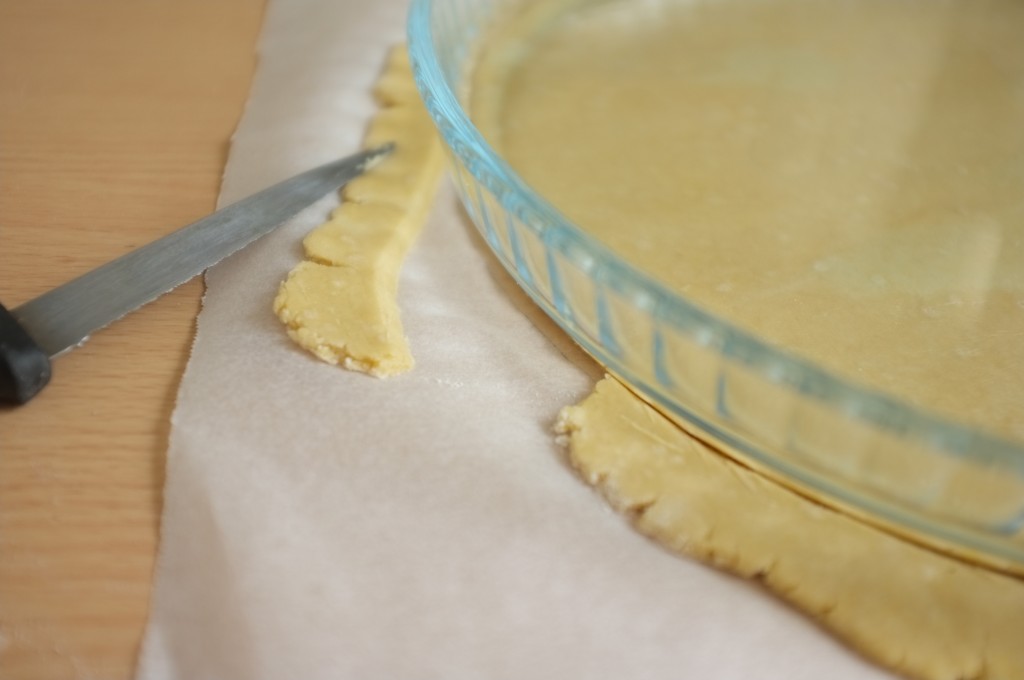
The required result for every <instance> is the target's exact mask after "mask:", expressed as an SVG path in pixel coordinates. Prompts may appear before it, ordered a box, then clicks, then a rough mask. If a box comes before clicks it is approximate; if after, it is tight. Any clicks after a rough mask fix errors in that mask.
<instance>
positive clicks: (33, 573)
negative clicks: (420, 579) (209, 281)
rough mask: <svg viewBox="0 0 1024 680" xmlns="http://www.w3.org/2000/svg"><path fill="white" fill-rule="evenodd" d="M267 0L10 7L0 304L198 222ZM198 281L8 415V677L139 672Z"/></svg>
mask: <svg viewBox="0 0 1024 680" xmlns="http://www.w3.org/2000/svg"><path fill="white" fill-rule="evenodd" d="M262 14H263V0H144V1H143V0H88V2H83V1H82V0H0V300H2V301H3V302H4V303H5V305H7V306H9V307H14V306H17V305H18V304H20V303H22V302H24V301H26V300H29V299H31V298H32V297H34V296H36V295H38V294H39V293H42V292H43V291H45V290H47V289H49V288H51V287H53V286H56V285H58V284H60V283H62V282H64V281H66V280H68V279H70V278H72V277H74V276H76V275H78V274H80V273H82V272H85V271H87V270H89V269H91V268H92V267H94V266H96V265H98V264H101V263H103V262H105V261H107V260H109V259H111V258H113V257H115V256H117V255H119V254H121V253H123V252H125V251H126V250H129V249H130V248H133V247H135V246H138V245H140V244H143V243H146V242H148V241H150V240H152V239H153V238H155V237H157V236H160V235H162V234H164V233H167V232H168V231H171V230H173V229H174V228H176V227H178V226H181V225H183V224H186V223H187V222H189V221H191V220H193V219H196V218H198V217H201V216H203V215H204V214H206V213H208V212H210V211H211V210H212V209H213V207H214V200H215V198H216V195H217V191H218V187H219V180H220V176H221V172H222V169H223V165H224V161H225V158H226V154H227V149H228V140H229V137H230V135H231V133H232V131H233V130H234V127H235V125H236V123H237V121H238V118H239V116H240V114H241V111H242V107H243V104H244V101H245V98H246V95H247V92H248V88H249V82H250V78H251V75H252V72H253V69H254V67H255V45H256V39H257V35H258V32H259V27H260V23H261V20H262ZM201 286H202V284H201V282H200V281H198V280H195V281H192V282H191V283H189V284H187V285H185V286H182V287H181V288H179V289H178V290H176V291H175V292H173V293H171V294H170V295H168V296H165V297H163V298H161V299H160V300H158V301H157V302H155V303H153V304H150V305H149V306H147V307H146V308H144V309H143V310H141V311H139V312H137V313H135V314H133V315H131V316H129V317H128V318H126V319H124V320H122V321H119V322H117V323H115V324H114V325H113V326H111V327H110V328H108V329H106V330H104V331H103V332H100V333H97V334H96V335H95V336H94V337H93V338H92V339H91V340H89V342H88V343H87V344H86V345H85V346H84V347H82V348H80V349H77V350H75V351H73V352H71V353H70V354H67V355H65V356H62V357H60V358H59V359H57V361H56V362H55V365H54V377H53V380H52V382H51V384H50V386H49V387H48V388H47V389H46V390H44V392H43V394H42V395H41V396H40V397H38V398H37V399H36V400H35V401H34V402H32V403H31V404H29V405H27V406H24V407H20V408H15V409H10V408H2V409H0V678H3V679H4V680H13V679H21V678H25V679H26V680H27V679H32V680H37V679H46V678H71V677H78V678H101V679H104V680H106V679H113V678H127V677H130V676H131V675H132V673H133V670H134V665H135V660H136V656H137V654H138V646H139V641H140V639H141V635H142V630H143V626H144V624H145V620H146V614H147V610H148V600H149V594H150V582H151V578H152V571H153V565H154V556H155V551H156V545H157V536H158V529H159V519H160V509H161V508H160V506H161V497H160V494H161V489H162V485H163V470H164V458H165V449H166V444H167V436H168V430H169V418H170V415H171V410H172V408H173V406H174V399H175V393H176V391H177V387H178V381H179V378H180V376H181V373H182V370H183V368H184V366H185V362H186V359H187V355H188V348H189V344H190V342H191V337H192V332H193V323H194V318H195V314H196V312H197V310H198V308H199V298H200V294H201V291H202V287H201Z"/></svg>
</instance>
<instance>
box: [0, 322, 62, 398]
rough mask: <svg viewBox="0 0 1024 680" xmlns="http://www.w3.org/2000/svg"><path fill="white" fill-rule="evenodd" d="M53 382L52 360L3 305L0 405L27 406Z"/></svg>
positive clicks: (0, 346)
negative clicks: (4, 403) (12, 403)
mask: <svg viewBox="0 0 1024 680" xmlns="http://www.w3.org/2000/svg"><path fill="white" fill-rule="evenodd" d="M48 382H50V357H48V356H46V352H44V351H43V350H42V349H40V348H39V345H37V344H36V343H35V341H34V340H33V339H32V338H31V337H29V334H28V333H26V332H25V329H24V328H22V327H21V324H19V323H18V320H17V319H15V318H14V317H13V316H12V315H11V313H10V312H8V311H7V310H6V309H4V306H3V305H0V402H14V403H16V404H24V403H25V402H26V401H28V400H29V399H31V398H32V397H34V396H36V394H37V393H38V392H39V390H41V389H43V387H45V386H46V383H48Z"/></svg>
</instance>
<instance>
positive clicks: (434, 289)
mask: <svg viewBox="0 0 1024 680" xmlns="http://www.w3.org/2000/svg"><path fill="white" fill-rule="evenodd" d="M405 11H406V7H405V2H404V0H398V1H392V0H376V1H374V2H370V1H369V0H366V1H359V0H272V1H271V3H270V6H269V9H268V15H267V18H266V23H265V26H264V29H263V37H262V42H261V49H260V54H261V58H260V64H259V68H258V72H257V76H256V79H255V83H254V85H253V90H252V93H251V100H250V102H249V105H248V108H247V110H246V113H245V116H244V119H243V121H242V123H241V126H240V128H239V130H238V133H237V136H236V138H235V140H234V143H233V146H232V149H231V156H230V160H229V163H228V167H227V172H226V177H225V181H224V187H223V193H222V196H221V203H222V204H226V203H229V202H232V201H234V200H237V199H239V198H241V197H243V196H245V195H248V194H250V193H252V192H254V191H256V190H258V189H260V188H262V187H264V186H267V185H269V184H271V183H272V182H274V181H277V180H280V179H283V178H285V177H288V176H290V175H293V174H295V173H297V172H299V171H301V170H305V169H306V168H309V167H312V166H315V165H317V164H319V163H321V162H326V161H328V160H331V159H333V158H336V157H338V156H342V155H347V154H349V153H352V152H354V151H355V150H356V149H357V148H358V147H359V143H360V140H361V138H362V135H363V132H364V129H365V126H366V122H367V120H368V119H369V117H370V116H371V115H372V114H373V112H374V105H373V102H372V100H371V98H370V94H369V93H370V89H371V86H372V83H373V82H374V79H375V78H376V76H377V74H378V72H379V70H380V68H381V66H382V64H383V61H384V57H385V54H386V52H387V50H388V48H389V47H390V46H391V45H393V44H395V43H397V42H400V41H402V40H403V39H404V22H405ZM335 203H336V200H335V199H331V198H328V199H325V200H324V201H322V202H320V203H319V204H318V205H316V206H314V207H313V208H312V209H310V210H308V211H306V212H305V213H303V214H302V215H300V216H299V217H298V218H297V219H295V220H293V221H292V222H290V223H289V224H288V225H286V226H284V227H283V228H281V229H280V230H278V231H277V232H275V233H274V234H272V235H270V236H268V237H266V238H264V239H263V240H261V241H260V242H258V243H256V244H255V245H253V246H251V247H249V248H247V249H246V250H244V251H243V252H241V253H240V254H238V255H237V256H235V257H233V258H231V259H230V260H228V261H226V262H224V263H222V264H220V265H219V266H217V267H216V268H215V269H214V270H212V271H211V272H210V273H209V274H208V276H207V283H208V292H207V295H206V299H205V303H204V306H203V311H202V313H201V315H200V317H199V322H198V335H197V338H196V341H195V347H194V351H193V354H192V358H191V361H190V363H189V365H188V369H187V372H186V374H185V376H184V379H183V382H182V385H181V390H180V394H179V397H178V405H177V409H176V411H175V413H174V417H173V428H172V434H171V443H170V451H169V456H168V476H167V488H166V493H165V508H164V517H163V528H162V531H163V533H162V543H161V548H160V557H159V564H158V571H157V574H156V586H155V595H154V600H153V609H152V614H151V618H150V621H149V625H148V629H147V632H146V636H145V641H144V644H143V649H142V653H141V658H140V665H139V670H138V677H139V678H140V679H145V680H161V679H169V678H182V679H185V678H188V679H191V680H202V679H205V678H211V679H212V678H218V679H238V680H242V679H245V680H258V679H263V678H266V679H275V680H281V679H284V678H303V679H305V680H313V679H316V678H339V679H349V678H351V679H355V678H359V679H370V678H374V679H377V678H417V679H428V678H445V679H448V680H456V679H460V678H467V679H468V678H473V679H480V678H489V679H500V678H560V679H565V678H701V679H703V680H712V679H717V678H760V679H765V680H767V679H772V678H778V679H785V680H797V679H799V678H807V679H809V680H810V679H813V680H820V678H826V677H827V678H832V679H844V678H861V679H863V678H876V677H887V676H886V675H885V674H884V673H883V672H881V671H878V670H876V669H874V668H872V667H870V666H869V665H867V664H865V663H864V662H862V661H861V660H860V659H859V658H857V657H856V656H855V655H854V654H852V653H851V652H849V651H847V650H846V649H845V648H843V647H842V646H841V645H840V644H838V643H836V642H834V641H833V640H832V638H831V637H829V636H828V635H827V634H825V633H824V632H822V631H821V630H819V629H818V628H817V627H816V626H815V625H814V624H813V623H812V622H810V621H809V620H807V619H806V618H804V617H803V616H801V615H799V614H797V613H795V612H793V611H791V610H789V609H788V608H787V607H785V606H784V605H782V604H780V603H779V602H778V601H776V600H775V599H774V598H772V597H771V596H770V595H767V594H766V593H764V592H762V591H761V590H760V589H758V588H757V587H755V586H753V585H750V584H747V583H745V582H742V581H739V580H737V579H733V578H731V577H729V576H726V575H723V574H720V573H718V572H716V571H714V570H712V569H709V568H706V567H704V566H702V565H700V564H697V563H695V562H693V561H690V560H687V559H684V558H680V557H677V556H675V555H672V554H669V553H668V552H666V551H664V550H662V549H661V548H659V547H658V546H656V545H654V544H653V543H651V542H650V541H648V540H646V539H645V538H643V537H641V536H639V535H637V534H636V533H635V532H634V531H633V530H632V529H631V528H630V527H629V526H628V524H627V523H626V522H625V521H624V520H623V519H621V518H620V517H618V516H616V515H615V514H614V513H612V512H611V511H610V510H609V509H608V508H607V506H606V505H605V503H604V501H603V500H602V499H601V498H600V497H599V496H598V495H597V494H596V493H595V492H593V491H592V490H591V489H589V488H588V487H587V486H585V485H584V484H583V483H582V482H581V481H580V480H579V479H578V478H577V477H575V476H574V474H573V473H572V471H571V470H570V469H569V468H568V466H567V465H566V463H565V461H564V458H563V456H562V454H561V453H560V451H559V450H558V449H557V447H556V446H555V444H554V443H553V437H552V436H551V433H550V428H551V425H552V424H553V422H554V420H555V417H556V415H557V412H558V410H559V408H560V407H561V406H563V405H565V404H569V403H573V402H575V401H577V400H579V399H580V398H582V397H583V396H584V395H585V394H586V393H587V392H588V390H589V389H590V387H591V386H592V384H593V381H594V379H595V378H596V377H597V376H598V374H599V371H598V370H597V369H596V367H594V366H593V365H592V364H591V363H589V361H588V360H587V359H585V358H584V357H582V356H580V355H579V354H577V353H575V352H574V351H573V349H572V346H571V345H570V344H569V343H567V342H565V341H564V340H563V341H560V342H559V341H558V340H557V339H558V338H559V337H560V336H558V334H557V331H556V330H555V329H554V328H553V326H552V325H551V324H550V323H547V322H545V321H544V320H543V319H542V318H541V316H540V315H539V313H538V312H537V311H536V310H535V309H534V308H532V307H531V306H530V303H529V302H528V301H527V300H526V298H525V296H524V295H523V294H522V293H520V292H519V291H518V290H517V289H516V288H515V287H514V284H512V283H511V281H510V279H508V277H507V276H506V275H505V274H504V272H502V271H501V270H500V269H499V268H498V265H497V264H496V263H495V261H494V260H492V259H491V258H490V256H489V255H488V253H487V252H486V251H485V249H484V247H483V245H482V241H481V240H480V239H479V238H478V237H477V236H476V234H475V232H473V231H472V227H471V226H470V224H469V222H468V220H467V219H466V218H465V217H464V215H463V214H462V212H461V210H460V209H459V208H458V206H457V204H456V201H455V199H454V197H453V193H452V192H451V190H450V188H448V187H447V186H446V188H445V189H444V190H443V191H442V193H441V195H440V197H439V200H438V203H437V206H436V210H435V211H434V214H433V217H432V219H431V220H430V223H429V224H428V225H427V227H426V230H425V232H424V234H423V236H422V237H421V239H420V240H419V242H418V243H417V245H416V247H415V249H414V251H413V252H412V254H411V256H410V259H409V261H408V262H407V266H406V268H405V270H404V273H403V279H402V287H401V294H400V302H401V307H402V310H403V320H404V323H405V326H406V331H407V334H408V336H409V338H410V341H411V345H412V349H413V352H414V354H415V356H416V358H417V361H418V365H417V368H416V370H415V371H414V372H412V373H411V374H409V375H406V376H403V377H399V378H394V379H389V380H386V381H382V380H377V379H373V378H369V377H366V376H364V375H360V374H353V373H348V372H345V371H343V370H341V369H338V368H335V367H332V366H328V365H326V364H322V363H320V362H318V361H316V360H314V359H313V358H312V357H311V356H309V355H308V354H306V353H304V352H302V351H301V350H299V349H298V348H297V347H296V346H294V345H293V344H292V343H291V341H289V340H288V338H287V337H286V335H285V333H284V329H283V327H282V326H281V324H280V323H279V322H278V321H277V319H276V318H275V317H274V314H273V313H272V311H271V301H272V299H273V297H274V293H275V291H276V289H277V286H278V283H279V282H280V281H281V280H282V279H283V278H284V276H285V275H286V274H287V272H288V271H289V269H290V268H291V267H292V266H293V265H294V264H295V263H296V262H297V261H298V260H299V259H300V257H301V247H300V240H301V238H302V236H303V235H304V234H305V233H306V232H307V231H308V230H309V229H311V228H312V227H314V226H315V225H316V224H317V223H318V222H320V221H321V220H323V219H324V218H325V217H326V215H327V213H328V211H329V210H330V208H331V207H332V206H333V205H334V204H335ZM531 319H532V320H531ZM535 322H536V323H537V324H539V325H540V326H541V327H542V328H545V329H546V330H545V331H544V332H541V331H539V330H538V325H536V324H535ZM548 336H551V337H552V338H555V339H556V341H555V342H552V341H551V340H549V339H548Z"/></svg>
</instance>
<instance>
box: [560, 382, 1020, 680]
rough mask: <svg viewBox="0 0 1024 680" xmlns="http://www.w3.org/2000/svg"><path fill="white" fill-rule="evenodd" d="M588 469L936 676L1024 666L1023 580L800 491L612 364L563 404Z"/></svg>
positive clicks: (652, 527) (731, 563)
mask: <svg viewBox="0 0 1024 680" xmlns="http://www.w3.org/2000/svg"><path fill="white" fill-rule="evenodd" d="M557 430H558V431H559V432H560V433H561V437H562V441H563V442H564V443H565V444H567V446H568V448H569V453H570V458H571V460H572V463H573V465H574V466H575V467H576V468H577V469H578V470H579V472H580V474H581V475H582V476H583V477H584V478H585V479H586V480H587V481H588V482H590V483H591V484H593V485H595V486H597V487H598V488H599V489H600V490H601V491H602V493H603V494H604V495H605V497H606V498H607V499H608V500H609V502H610V503H611V504H612V505H613V506H614V507H615V508H616V509H618V510H619V511H621V512H622V513H624V514H625V515H627V516H628V517H630V518H631V519H632V521H633V523H634V525H635V526H636V527H637V529H639V530H640V531H641V532H643V533H645V534H647V535H649V536H651V537H652V538H654V539H655V540H657V541H658V542H660V543H663V544H664V545H666V546H667V547H669V548H671V549H673V550H676V551H678V552H681V553H685V554H687V555H691V556H694V557H696V558H699V559H701V560H704V561H707V562H710V563H711V564H714V565H715V566H717V567H720V568H722V569H726V570H728V571H731V572H734V573H736V574H739V575H741V576H744V577H747V578H754V579H757V580H759V581H761V582H763V583H764V584H765V585H766V586H768V587H769V588H770V589H772V590H773V591H775V592H776V593H778V594H779V595H780V596H782V597H783V598H785V599H786V600H788V601H790V602H792V603H793V604H795V605H796V606H798V607H800V608H801V609H803V610H805V611H807V612H808V613H810V614H812V615H813V616H814V617H816V618H817V619H818V620H819V621H821V623H822V624H823V625H824V626H826V627H828V628H829V629H831V630H833V631H835V633H836V634H837V635H839V636H840V637H842V638H843V639H844V640H846V641H847V642H848V643H849V644H851V645H852V646H854V647H856V648H857V649H859V650H861V651H862V652H863V653H864V654H865V655H867V656H868V657H870V658H873V659H875V660H876V661H878V662H879V663H881V664H883V665H886V666H889V667H890V668H892V669H894V670H897V671H900V672H901V673H905V674H907V675H909V676H912V677H917V678H922V679H925V680H960V679H978V680H980V679H983V678H984V679H990V680H996V679H1000V680H1008V679H1012V678H1018V679H1019V678H1024V581H1021V580H1019V579H1016V578H1013V577H1011V576H1006V575H1002V574H998V573H995V572H992V571H988V570H986V569H983V568H980V567H975V566H972V565H969V564H967V563H965V562H961V561H959V560H956V559H953V558H949V557H944V556H942V555H939V554H937V553H933V552H931V551H929V550H927V549H924V548H921V547H918V546H916V545H914V544H912V543H908V542H906V541H903V540H901V539H898V538H896V537H894V536H891V535H890V534H887V533H885V532H883V531H879V530H877V529H874V528H872V527H870V526H867V525H865V524H862V523H860V522H858V521H856V520H854V519H851V518H850V517H847V516H846V515H843V514H841V513H838V512H835V511H832V510H829V509H827V508H824V507H822V506H820V505H818V504H816V503H813V502H812V501H809V500H807V499H805V498H803V497H801V496H798V495H796V494H795V493H793V492H792V491H789V490H787V489H785V488H783V487H782V486H779V485H778V484H775V483H773V482H771V481H769V480H767V479H765V478H764V477H762V476H761V475H759V474H757V473H755V472H752V471H750V470H748V469H746V468H744V467H741V466H740V465H737V464H736V463H733V462H731V461H730V460H728V459H726V458H725V457H723V456H721V455H720V454H718V453H716V452H715V451H713V450H711V449H710V448H708V447H707V446H705V445H704V444H702V443H701V442H700V441H698V440H697V439H694V438H693V437H691V436H689V435H687V434H686V433H685V432H683V431H682V430H680V429H679V428H678V427H676V426H675V425H674V424H673V423H671V422H670V421H669V420H667V419H666V418H665V417H664V416H662V415H661V414H660V413H658V412H657V411H655V410H654V409H653V408H651V407H650V406H648V405H647V404H646V403H644V402H643V401H641V400H640V399H638V398H637V397H636V396H634V395H633V394H632V393H631V392H629V390H627V389H626V388H625V387H623V386H622V384H621V383H619V382H618V381H617V380H615V379H614V378H611V377H608V378H605V379H604V380H602V381H601V382H599V383H598V385H597V387H596V389H595V391H594V393H593V394H592V395H590V396H589V397H588V398H587V399H586V400H584V401H583V402H582V403H581V404H579V405H578V406H571V407H568V408H566V409H564V410H563V411H562V413H561V416H560V419H559V423H558V426H557Z"/></svg>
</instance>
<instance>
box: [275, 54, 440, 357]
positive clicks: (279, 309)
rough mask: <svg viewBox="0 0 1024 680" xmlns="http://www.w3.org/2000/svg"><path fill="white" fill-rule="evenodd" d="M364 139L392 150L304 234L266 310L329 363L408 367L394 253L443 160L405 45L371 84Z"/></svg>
mask: <svg viewBox="0 0 1024 680" xmlns="http://www.w3.org/2000/svg"><path fill="white" fill-rule="evenodd" d="M375 95H376V97H377V99H378V101H379V102H380V104H381V105H382V107H383V108H382V109H381V111H380V112H379V113H378V114H377V115H376V117H375V118H374V119H373V122H372V124H371V125H370V130H369V132H368V134H367V137H366V142H365V144H366V146H368V147H372V146H377V145H379V144H383V143H386V142H389V141H393V142H395V150H394V151H393V152H392V153H391V155H390V156H388V157H387V158H386V159H384V160H383V161H381V162H380V163H378V164H377V165H376V166H374V167H373V168H372V169H370V170H369V171H367V172H366V173H365V174H364V175H362V176H361V177H359V178H357V179H355V180H353V181H351V182H349V183H348V185H346V186H345V188H344V189H343V190H342V194H341V195H342V199H343V202H342V204H341V206H340V207H339V208H338V209H337V210H335V211H334V214H333V215H332V216H331V219H330V221H328V222H327V223H326V224H323V225H321V226H320V227H318V228H317V229H315V230H313V231H312V232H310V233H309V235H308V236H306V238H305V240H304V241H303V245H304V247H305V250H306V257H307V260H306V261H305V262H302V263H300V264H299V265H298V266H296V267H295V269H293V270H292V272H291V273H290V274H289V275H288V278H287V280H285V281H284V282H283V283H282V284H281V287H280V290H279V292H278V294H277V297H276V299H275V300H274V311H275V312H276V313H277V315H278V317H279V318H280V319H281V321H282V322H283V323H285V324H286V325H287V327H288V335H289V336H291V338H292V339H293V340H295V342H297V343H298V344H299V345H301V346H302V347H304V348H305V349H307V350H309V351H310V352H312V353H313V354H315V355H316V356H317V357H319V358H320V359H322V360H324V361H326V362H328V363H331V364H339V363H340V364H342V365H343V366H345V367H346V368H350V369H354V370H359V371H365V372H367V373H370V374H373V375H376V376H388V375H394V374H396V373H401V372H404V371H407V370H409V369H411V368H412V366H413V358H412V355H411V353H410V352H409V347H408V343H407V341H406V338H405V334H404V333H403V332H402V324H401V319H400V318H399V312H398V304H397V300H396V296H397V292H398V275H399V271H400V269H401V265H402V261H403V260H404V258H405V254H406V253H407V252H408V250H409V247H410V246H411V245H412V243H413V241H414V240H415V238H416V235H417V234H418V233H419V231H420V229H421V228H422V226H423V223H424V221H425V220H426V216H427V212H428V210H429V208H430V204H431V201H432V199H433V196H434V194H435V190H436V188H437V184H438V180H439V178H440V174H441V167H442V160H443V159H442V149H441V145H440V141H439V140H438V138H437V133H436V132H435V130H434V127H433V124H432V123H431V120H430V116H429V115H428V114H427V112H426V110H425V109H424V107H423V104H422V102H421V101H420V98H419V94H418V93H417V91H416V87H415V84H414V82H413V79H412V71H411V69H410V66H409V58H408V55H407V53H406V51H405V48H404V47H400V48H396V49H395V50H394V51H393V52H392V55H391V57H390V59H389V63H388V66H387V68H386V69H385V71H384V73H383V75H382V76H381V78H380V79H379V81H378V83H377V87H376V90H375Z"/></svg>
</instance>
